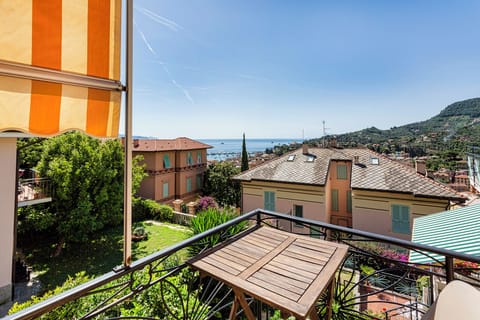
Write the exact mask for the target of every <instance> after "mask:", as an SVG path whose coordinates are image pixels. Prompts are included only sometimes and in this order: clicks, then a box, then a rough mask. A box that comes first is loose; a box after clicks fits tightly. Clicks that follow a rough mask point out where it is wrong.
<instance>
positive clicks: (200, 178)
mask: <svg viewBox="0 0 480 320" xmlns="http://www.w3.org/2000/svg"><path fill="white" fill-rule="evenodd" d="M197 189H202V175H201V174H197Z"/></svg>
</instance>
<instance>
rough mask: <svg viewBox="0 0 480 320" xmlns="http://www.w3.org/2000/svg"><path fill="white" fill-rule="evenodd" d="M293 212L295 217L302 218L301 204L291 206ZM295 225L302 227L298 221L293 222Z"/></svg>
mask: <svg viewBox="0 0 480 320" xmlns="http://www.w3.org/2000/svg"><path fill="white" fill-rule="evenodd" d="M293 211H294V212H293V214H294V215H295V217H297V218H303V206H300V205H294V206H293ZM295 226H296V227H302V225H301V224H298V223H295Z"/></svg>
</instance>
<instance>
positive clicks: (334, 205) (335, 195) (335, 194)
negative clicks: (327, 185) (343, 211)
mask: <svg viewBox="0 0 480 320" xmlns="http://www.w3.org/2000/svg"><path fill="white" fill-rule="evenodd" d="M332 211H338V190H337V189H332Z"/></svg>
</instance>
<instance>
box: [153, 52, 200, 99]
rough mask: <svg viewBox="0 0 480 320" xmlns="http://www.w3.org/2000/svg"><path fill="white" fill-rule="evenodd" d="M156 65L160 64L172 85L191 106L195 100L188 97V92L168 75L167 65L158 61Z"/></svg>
mask: <svg viewBox="0 0 480 320" xmlns="http://www.w3.org/2000/svg"><path fill="white" fill-rule="evenodd" d="M158 64H160V65H161V66H162V68H163V70H164V71H165V73H166V74H167V75H168V76H169V78H170V81H171V82H172V84H173V85H174V86H175V87H177V88H178V89H179V90H180V91H182V93H183V95H184V96H185V98H187V100H188V101H190V103H191V104H195V100H193V98H192V96H191V95H190V92H189V91H188V90H187V89H185V87H183V86H182V85H180V84H179V83H178V82H177V81H176V80H175V79H173V77H172V74H171V73H170V70H168V68H167V65H166V64H165V63H163V62H161V61H158Z"/></svg>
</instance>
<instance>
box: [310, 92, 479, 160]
mask: <svg viewBox="0 0 480 320" xmlns="http://www.w3.org/2000/svg"><path fill="white" fill-rule="evenodd" d="M335 137H336V142H337V145H338V146H344V147H355V146H360V145H364V146H367V147H369V148H371V149H374V150H376V151H378V152H389V151H390V152H394V151H401V150H404V151H411V152H412V151H413V152H412V153H414V155H421V154H422V153H425V154H427V153H428V154H429V153H435V152H437V151H447V150H450V151H456V152H464V151H465V150H466V147H467V146H469V145H480V98H473V99H468V100H464V101H459V102H455V103H452V104H451V105H449V106H447V107H446V108H445V109H443V110H442V111H441V112H440V113H439V114H438V115H436V116H434V117H432V118H430V119H428V120H425V121H421V122H415V123H411V124H407V125H403V126H400V127H393V128H391V129H388V130H380V129H377V128H375V127H371V128H367V129H363V130H360V131H355V132H351V133H346V134H341V135H337V136H335ZM333 138H334V137H333V136H328V137H326V139H325V140H326V141H331V140H332V139H333ZM322 141H323V138H317V139H312V140H310V141H308V142H309V143H310V144H320V143H322Z"/></svg>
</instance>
